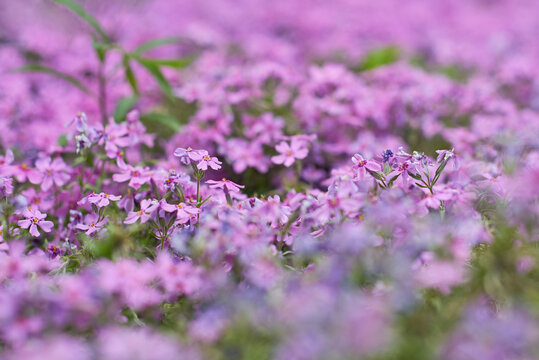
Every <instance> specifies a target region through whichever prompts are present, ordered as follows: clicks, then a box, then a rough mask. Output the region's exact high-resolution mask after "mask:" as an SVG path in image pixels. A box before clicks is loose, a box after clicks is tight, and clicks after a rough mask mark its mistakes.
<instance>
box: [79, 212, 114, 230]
mask: <svg viewBox="0 0 539 360" xmlns="http://www.w3.org/2000/svg"><path fill="white" fill-rule="evenodd" d="M98 220H99V217H98V216H97V214H94V213H91V214H88V215H86V218H85V219H84V224H77V226H75V227H76V228H77V229H79V230H82V231H85V232H86V235H91V234H93V233H94V232H96V231H98V230H101V228H102V227H103V225H105V223H106V222H107V219H106V218H104V219H102V220H99V221H98Z"/></svg>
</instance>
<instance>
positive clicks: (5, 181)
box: [0, 176, 13, 197]
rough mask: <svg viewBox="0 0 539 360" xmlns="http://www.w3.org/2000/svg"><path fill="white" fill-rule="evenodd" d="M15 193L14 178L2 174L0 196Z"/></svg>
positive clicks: (0, 177)
mask: <svg viewBox="0 0 539 360" xmlns="http://www.w3.org/2000/svg"><path fill="white" fill-rule="evenodd" d="M12 193H13V180H12V179H11V178H10V177H5V176H0V196H1V197H6V196H8V195H11V194H12Z"/></svg>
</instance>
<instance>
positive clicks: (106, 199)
mask: <svg viewBox="0 0 539 360" xmlns="http://www.w3.org/2000/svg"><path fill="white" fill-rule="evenodd" d="M120 199H121V196H117V195H110V194H107V193H104V192H102V193H99V194H95V193H93V194H91V195H88V202H89V203H90V204H95V205H96V206H97V207H99V208H100V207H104V206H107V205H108V204H109V203H110V201H118V200H120Z"/></svg>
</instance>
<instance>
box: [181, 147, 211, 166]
mask: <svg viewBox="0 0 539 360" xmlns="http://www.w3.org/2000/svg"><path fill="white" fill-rule="evenodd" d="M205 155H208V152H207V151H206V150H194V149H192V148H191V147H187V148H185V149H184V148H177V149H176V150H174V156H176V157H179V158H180V159H181V161H182V162H183V163H184V164H186V165H189V164H190V162H191V160H193V161H200V160H202V158H203V157H204V156H205Z"/></svg>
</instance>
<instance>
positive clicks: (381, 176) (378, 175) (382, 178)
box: [367, 169, 385, 181]
mask: <svg viewBox="0 0 539 360" xmlns="http://www.w3.org/2000/svg"><path fill="white" fill-rule="evenodd" d="M367 171H368V172H369V174H371V176H372V177H373V178H375V179H377V180H380V181H385V176H384V174H383V173H382V172H380V171H371V170H369V169H367Z"/></svg>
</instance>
